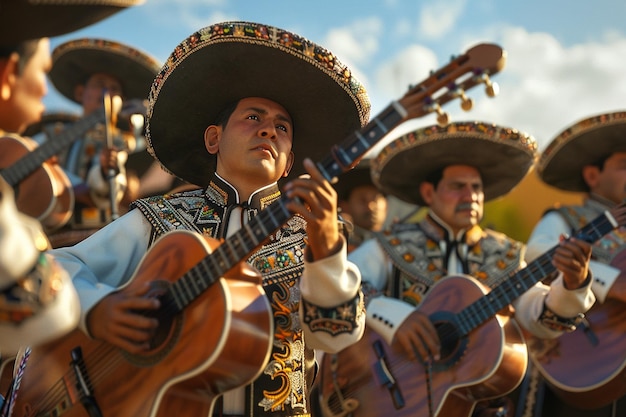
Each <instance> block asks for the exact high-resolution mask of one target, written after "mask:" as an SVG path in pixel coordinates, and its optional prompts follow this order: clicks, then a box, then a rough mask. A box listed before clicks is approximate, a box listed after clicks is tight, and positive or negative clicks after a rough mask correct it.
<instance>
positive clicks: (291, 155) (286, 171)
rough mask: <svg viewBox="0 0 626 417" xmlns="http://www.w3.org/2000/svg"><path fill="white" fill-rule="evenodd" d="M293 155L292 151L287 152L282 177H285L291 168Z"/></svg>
mask: <svg viewBox="0 0 626 417" xmlns="http://www.w3.org/2000/svg"><path fill="white" fill-rule="evenodd" d="M294 158H295V156H294V154H293V152H289V157H288V158H287V165H285V171H284V172H283V178H285V177H287V176H288V175H289V173H290V172H291V168H293V160H294Z"/></svg>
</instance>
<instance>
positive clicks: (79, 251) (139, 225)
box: [48, 210, 151, 333]
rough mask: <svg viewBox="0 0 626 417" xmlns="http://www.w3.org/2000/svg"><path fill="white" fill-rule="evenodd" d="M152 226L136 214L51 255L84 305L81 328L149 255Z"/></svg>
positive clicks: (128, 214)
mask: <svg viewBox="0 0 626 417" xmlns="http://www.w3.org/2000/svg"><path fill="white" fill-rule="evenodd" d="M150 233H151V226H150V223H148V222H147V221H146V220H145V218H144V217H143V215H142V214H141V212H140V211H139V210H132V211H130V212H128V213H126V214H125V215H123V216H122V217H120V218H119V219H117V220H115V221H113V222H111V223H109V224H108V225H106V226H105V227H103V228H102V229H100V230H98V231H97V232H96V233H94V234H93V235H91V236H89V237H88V238H87V239H85V240H83V241H81V242H79V243H77V244H76V245H74V246H70V247H66V248H58V249H53V250H50V251H49V252H48V253H49V254H50V255H51V256H52V257H53V258H54V259H55V260H56V261H57V262H58V263H59V264H60V265H61V266H62V267H63V268H64V269H65V270H66V271H67V272H68V273H69V275H70V278H71V280H72V282H73V283H74V287H75V288H76V291H77V292H78V297H79V300H80V305H81V313H80V322H79V326H80V328H81V329H82V330H83V331H84V332H85V333H87V326H86V317H87V314H88V313H89V311H90V310H91V308H92V307H93V306H94V305H96V304H97V303H98V302H99V301H100V300H101V299H102V298H103V297H104V296H106V295H107V294H109V293H111V292H113V291H114V290H116V289H117V288H118V287H119V286H120V285H122V284H124V283H126V282H127V281H128V280H129V279H130V278H131V277H132V275H133V273H134V271H135V269H136V268H137V266H138V265H139V263H140V261H141V259H142V258H143V256H144V255H145V253H146V250H147V247H148V243H149V239H150Z"/></svg>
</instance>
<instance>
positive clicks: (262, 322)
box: [14, 231, 273, 417]
mask: <svg viewBox="0 0 626 417" xmlns="http://www.w3.org/2000/svg"><path fill="white" fill-rule="evenodd" d="M207 242H208V243H207ZM216 243H217V242H216V241H215V240H211V239H207V241H205V240H204V239H203V238H202V237H200V236H199V235H196V234H193V233H191V232H184V231H180V232H178V231H177V232H171V233H169V234H167V235H164V236H163V237H162V238H161V239H160V240H158V241H157V242H156V243H155V244H154V245H153V247H152V249H151V250H150V251H149V252H148V253H147V255H146V256H145V257H144V259H143V260H142V262H141V264H140V267H139V268H138V269H137V271H136V273H135V275H134V276H133V278H132V279H131V281H130V282H129V283H128V284H127V285H126V286H125V287H124V288H122V289H121V291H124V290H126V289H132V288H133V287H134V286H137V285H141V284H142V283H144V282H150V283H151V285H152V287H153V293H154V294H153V295H158V294H159V293H160V292H161V291H162V288H165V287H167V286H169V285H170V282H171V280H172V279H173V278H179V277H180V276H181V275H183V274H184V273H185V272H186V271H187V270H189V268H190V267H191V266H192V265H194V264H196V263H197V262H198V261H199V260H200V259H202V258H203V257H205V256H206V255H207V252H209V251H210V250H211V245H215V244H216ZM231 272H232V274H229V276H227V277H224V278H220V279H218V280H217V281H216V283H215V284H214V285H212V286H211V287H209V289H208V290H207V291H205V292H204V293H203V295H202V296H201V297H199V298H198V299H196V300H194V301H193V302H192V303H191V304H189V305H188V307H187V308H186V309H185V310H184V312H183V313H182V314H179V315H175V316H171V317H169V321H168V320H167V318H168V312H167V311H162V312H161V313H162V314H161V317H160V318H159V319H160V323H161V326H160V331H159V332H158V334H157V335H156V336H155V338H154V339H153V344H154V345H155V346H154V347H153V348H152V349H151V350H150V351H148V352H145V354H140V355H131V354H128V353H126V352H124V351H121V350H119V349H117V348H115V347H113V346H111V345H109V344H107V343H105V342H101V341H98V340H93V339H90V338H89V337H87V336H85V334H84V333H83V332H82V331H80V330H75V331H73V332H72V333H70V334H69V335H67V336H65V337H62V338H61V339H59V340H57V341H55V342H52V343H49V344H47V345H44V346H41V347H37V348H35V349H33V352H32V354H31V358H30V360H29V366H28V367H27V369H26V373H25V375H24V378H23V380H22V383H21V388H20V391H19V395H18V396H17V401H16V404H15V408H14V415H15V416H17V417H26V416H52V415H55V416H57V415H58V416H61V415H64V416H68V417H73V416H89V415H90V414H88V413H87V411H86V409H88V408H89V407H91V406H92V404H95V403H97V405H98V407H99V409H100V410H101V412H102V415H103V416H105V417H108V416H111V417H148V416H149V417H157V416H159V417H165V416H173V415H188V416H208V415H210V412H211V410H212V407H213V401H214V400H215V398H216V397H217V396H219V395H220V394H222V393H223V392H225V391H228V390H230V389H233V388H235V387H239V386H241V385H245V384H246V383H248V382H250V381H251V380H253V379H254V378H256V376H257V375H258V374H259V373H260V372H261V370H262V368H263V365H264V364H265V363H266V361H267V360H268V358H269V354H270V351H271V345H272V340H273V319H272V315H271V308H270V306H269V302H268V300H267V298H266V295H265V292H264V290H263V288H262V287H261V283H260V276H259V275H258V273H257V272H256V271H255V270H253V269H252V268H250V267H248V266H247V265H246V264H245V263H244V266H243V267H241V268H239V269H238V270H232V271H231ZM154 278H158V279H159V280H153V279H154ZM165 310H167V308H165ZM77 348H80V352H79V351H77ZM73 356H74V358H73ZM81 357H82V359H81ZM76 369H80V370H81V371H82V373H81V376H80V378H79V377H78V374H77V371H76ZM81 380H84V382H82V383H81ZM83 385H84V386H83Z"/></svg>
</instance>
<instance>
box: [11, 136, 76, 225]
mask: <svg viewBox="0 0 626 417" xmlns="http://www.w3.org/2000/svg"><path fill="white" fill-rule="evenodd" d="M36 147H37V144H36V143H35V142H34V141H30V140H29V139H27V138H22V137H19V136H13V135H7V136H2V137H0V149H2V152H0V170H2V169H4V168H7V167H9V166H11V165H13V164H14V163H15V162H16V161H18V160H19V159H20V158H22V157H24V156H26V155H27V154H29V153H31V152H32V151H33V150H34V149H35V148H36ZM15 200H16V201H15V203H16V205H17V208H18V210H19V211H21V212H22V213H25V214H27V215H29V216H31V217H34V218H36V219H37V220H39V221H40V222H41V224H42V225H43V227H44V228H45V229H46V230H47V231H50V230H54V229H58V228H60V227H62V226H64V225H65V224H66V223H67V222H68V221H69V220H70V218H71V216H72V210H73V208H74V192H73V190H72V185H71V183H70V180H69V178H68V177H67V175H66V174H65V172H64V171H63V169H62V168H61V167H60V166H59V165H58V164H56V163H52V162H44V163H43V164H41V165H40V166H38V167H37V168H35V169H34V170H33V171H32V173H31V174H30V175H28V176H27V177H25V178H24V180H22V181H21V182H20V183H19V184H18V185H17V187H16V192H15Z"/></svg>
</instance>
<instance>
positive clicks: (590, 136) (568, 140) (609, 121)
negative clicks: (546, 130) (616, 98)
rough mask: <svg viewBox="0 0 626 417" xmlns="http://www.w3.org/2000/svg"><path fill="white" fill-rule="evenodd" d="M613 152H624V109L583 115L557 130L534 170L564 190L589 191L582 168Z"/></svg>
mask: <svg viewBox="0 0 626 417" xmlns="http://www.w3.org/2000/svg"><path fill="white" fill-rule="evenodd" d="M614 152H626V111H617V112H612V113H605V114H600V115H596V116H592V117H588V118H586V119H583V120H581V121H579V122H577V123H575V124H573V125H572V126H570V127H568V128H567V129H565V130H563V131H562V132H561V133H559V134H558V135H557V136H556V137H555V138H554V139H552V141H551V142H550V143H549V144H548V146H547V147H546V149H544V151H543V152H542V153H541V156H540V157H539V161H538V162H537V174H538V175H539V178H541V180H542V181H543V182H545V183H546V184H548V185H551V186H553V187H556V188H559V189H561V190H565V191H582V192H587V191H589V189H588V187H587V184H586V183H585V181H584V180H583V177H582V169H583V167H584V166H586V165H593V164H596V163H598V162H599V161H601V160H602V159H604V158H606V157H608V156H610V155H611V154H612V153H614Z"/></svg>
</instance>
